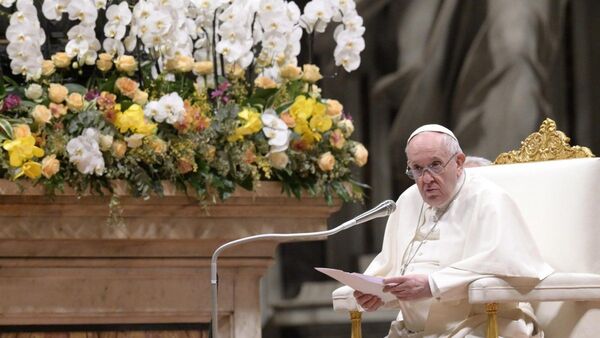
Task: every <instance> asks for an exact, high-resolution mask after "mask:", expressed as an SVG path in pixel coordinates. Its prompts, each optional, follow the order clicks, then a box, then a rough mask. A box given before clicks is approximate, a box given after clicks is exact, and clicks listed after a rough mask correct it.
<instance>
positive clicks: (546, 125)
mask: <svg viewBox="0 0 600 338" xmlns="http://www.w3.org/2000/svg"><path fill="white" fill-rule="evenodd" d="M570 140H571V139H570V138H569V137H567V136H566V135H565V134H564V133H563V132H562V131H559V130H556V123H555V122H554V121H553V120H551V119H545V120H544V122H542V125H541V126H540V130H539V131H538V132H535V133H533V134H531V135H529V136H528V137H527V138H526V139H525V141H523V142H521V148H520V149H519V150H512V151H509V152H506V153H502V154H500V155H498V157H496V160H495V161H494V164H508V163H525V162H536V161H549V160H563V159H569V158H583V157H594V154H592V151H591V150H590V149H589V148H587V147H581V146H571V145H570V144H569V141H570Z"/></svg>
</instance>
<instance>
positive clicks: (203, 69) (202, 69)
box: [193, 61, 213, 75]
mask: <svg viewBox="0 0 600 338" xmlns="http://www.w3.org/2000/svg"><path fill="white" fill-rule="evenodd" d="M193 70H194V74H196V75H209V74H210V73H212V72H213V63H212V62H210V61H200V62H196V63H194V69H193Z"/></svg>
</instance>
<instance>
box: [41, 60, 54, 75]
mask: <svg viewBox="0 0 600 338" xmlns="http://www.w3.org/2000/svg"><path fill="white" fill-rule="evenodd" d="M54 72H56V67H55V66H54V62H52V60H44V61H42V76H46V77H48V76H50V75H52V74H54Z"/></svg>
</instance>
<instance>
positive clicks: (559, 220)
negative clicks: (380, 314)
mask: <svg viewBox="0 0 600 338" xmlns="http://www.w3.org/2000/svg"><path fill="white" fill-rule="evenodd" d="M592 157H593V154H592V153H591V151H590V150H589V149H587V148H585V147H578V146H574V147H571V146H570V145H569V138H568V137H567V136H565V134H564V133H562V132H560V131H557V130H556V124H555V123H554V121H552V120H550V119H547V120H545V121H544V122H543V123H542V126H541V127H540V130H539V132H536V133H533V134H532V135H530V136H529V137H527V139H526V140H525V141H523V142H522V145H521V148H520V149H519V150H516V151H511V152H508V153H503V154H501V155H500V156H498V158H496V160H495V162H494V163H495V164H503V165H492V166H487V167H479V168H471V169H467V170H470V171H473V172H477V173H478V174H479V175H481V176H484V177H487V178H488V179H491V180H492V181H494V182H495V183H496V184H498V185H500V186H502V187H503V188H504V189H505V190H506V191H507V192H508V193H509V194H510V195H511V196H512V197H513V199H514V200H515V201H516V203H517V204H518V205H519V206H520V208H521V211H522V213H523V216H524V217H525V219H526V221H527V223H528V225H529V227H530V230H531V232H532V234H533V236H534V238H535V239H536V244H537V246H538V247H539V249H540V251H541V252H542V255H543V256H544V258H545V259H546V260H547V262H548V263H550V264H551V265H552V266H553V267H554V269H555V270H556V272H555V273H554V274H552V275H550V276H549V277H547V278H546V279H544V280H543V281H542V282H538V283H534V282H533V281H531V280H524V279H514V278H513V279H511V278H493V277H490V278H482V279H479V280H477V281H475V282H473V283H472V284H471V285H470V287H469V294H468V297H469V302H471V303H473V304H486V309H487V310H488V319H489V320H488V332H487V334H488V337H497V336H498V333H497V322H496V309H497V308H498V304H499V303H502V302H519V301H524V302H531V303H532V305H533V307H534V310H535V314H536V317H537V319H538V322H539V324H540V327H541V328H542V329H543V330H544V331H545V337H546V338H566V337H573V338H575V337H577V338H585V337H597V336H598V332H600V251H599V250H598V249H597V247H598V243H600V230H599V229H597V227H598V226H600V182H599V180H598V178H600V159H598V158H592ZM550 160H553V161H550ZM349 290H350V289H349V288H347V287H342V288H339V289H337V290H335V291H334V292H333V305H334V309H336V310H347V311H350V315H351V319H352V337H353V338H360V337H361V329H360V320H361V313H360V311H359V307H358V306H357V304H356V301H355V300H354V297H352V294H351V292H350V291H351V290H350V291H349Z"/></svg>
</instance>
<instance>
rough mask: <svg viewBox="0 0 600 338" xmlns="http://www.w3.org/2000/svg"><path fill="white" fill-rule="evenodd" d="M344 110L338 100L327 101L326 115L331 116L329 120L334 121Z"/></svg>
mask: <svg viewBox="0 0 600 338" xmlns="http://www.w3.org/2000/svg"><path fill="white" fill-rule="evenodd" d="M343 110H344V106H342V104H341V103H340V101H338V100H334V99H329V100H327V115H329V116H331V118H333V119H335V118H336V117H339V116H340V115H342V111H343Z"/></svg>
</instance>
